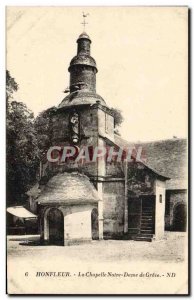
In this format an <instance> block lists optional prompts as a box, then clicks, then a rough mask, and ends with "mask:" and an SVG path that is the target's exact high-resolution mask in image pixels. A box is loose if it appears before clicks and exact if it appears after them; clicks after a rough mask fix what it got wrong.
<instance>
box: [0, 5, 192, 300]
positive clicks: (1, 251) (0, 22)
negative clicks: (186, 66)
mask: <svg viewBox="0 0 194 300" xmlns="http://www.w3.org/2000/svg"><path fill="white" fill-rule="evenodd" d="M193 3H194V2H192V1H191V0H185V1H183V0H182V1H181V0H176V1H172V0H171V1H169V0H163V1H157V0H155V1H130V0H98V1H92V2H90V1H78V0H77V1H75V0H71V1H70V0H56V1H51V0H34V1H25V0H23V1H21V0H20V1H14V0H7V1H5V0H1V2H0V47H1V51H0V53H1V55H0V69H1V73H0V113H1V115H0V133H1V134H0V137H1V139H0V145H1V147H0V179H1V181H0V187H1V189H0V191H1V194H0V195H1V199H0V200H1V202H0V234H1V241H0V266H1V268H0V278H1V280H0V297H1V299H6V298H7V296H6V295H5V256H6V252H5V167H6V165H5V100H4V99H5V88H4V87H5V70H6V63H5V62H6V59H5V55H6V54H5V53H6V51H5V49H6V48H5V47H6V46H5V39H6V35H5V10H6V6H189V7H190V8H191V10H192V9H193V6H194V4H193ZM190 30H191V33H192V32H193V28H192V24H191V29H190ZM192 37H193V35H192ZM192 37H191V42H192ZM191 49H192V45H191ZM191 54H192V53H191ZM192 66H193V63H192ZM192 66H191V68H192ZM191 80H192V81H191V85H192V84H193V78H191ZM190 96H191V95H190ZM190 101H191V102H192V99H190ZM193 111H194V108H193V105H192V115H193ZM191 135H192V136H191V138H192V139H193V135H194V134H192V130H191ZM192 152H193V151H192ZM192 167H193V164H192ZM192 183H193V180H192ZM192 198H193V197H192V195H191V199H192ZM192 207H194V205H193V206H192ZM192 213H193V210H192ZM192 215H194V214H192ZM191 219H192V218H191ZM192 278H193V276H192ZM192 283H193V280H192ZM192 283H191V286H193V284H192ZM18 298H22V299H25V298H27V297H18ZM37 298H40V297H37ZM50 298H51V297H50ZM52 298H55V297H54V296H53V297H52ZM65 298H70V297H65ZM71 298H72V297H71ZM102 298H105V297H101V299H102ZM130 298H131V297H130ZM137 298H139V297H135V299H137ZM165 298H169V299H170V297H165Z"/></svg>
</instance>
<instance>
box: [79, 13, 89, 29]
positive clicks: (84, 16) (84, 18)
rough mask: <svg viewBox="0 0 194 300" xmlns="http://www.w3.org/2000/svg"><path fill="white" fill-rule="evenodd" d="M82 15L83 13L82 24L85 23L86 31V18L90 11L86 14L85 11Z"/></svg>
mask: <svg viewBox="0 0 194 300" xmlns="http://www.w3.org/2000/svg"><path fill="white" fill-rule="evenodd" d="M82 15H83V22H82V23H81V24H83V27H84V31H85V27H86V24H88V23H87V22H86V18H87V16H89V13H87V14H86V13H84V12H83V13H82Z"/></svg>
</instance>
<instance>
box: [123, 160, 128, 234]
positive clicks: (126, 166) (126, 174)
mask: <svg viewBox="0 0 194 300" xmlns="http://www.w3.org/2000/svg"><path fill="white" fill-rule="evenodd" d="M124 175H125V204H124V233H127V232H128V161H127V159H126V160H125V161H124Z"/></svg>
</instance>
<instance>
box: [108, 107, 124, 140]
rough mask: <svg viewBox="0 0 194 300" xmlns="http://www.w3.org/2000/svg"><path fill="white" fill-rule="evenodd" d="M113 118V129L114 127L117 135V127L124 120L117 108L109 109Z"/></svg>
mask: <svg viewBox="0 0 194 300" xmlns="http://www.w3.org/2000/svg"><path fill="white" fill-rule="evenodd" d="M110 110H111V112H112V114H113V117H114V127H115V133H117V134H119V127H120V125H121V124H122V122H123V120H124V118H123V116H122V112H121V110H120V109H118V108H114V107H112V108H110Z"/></svg>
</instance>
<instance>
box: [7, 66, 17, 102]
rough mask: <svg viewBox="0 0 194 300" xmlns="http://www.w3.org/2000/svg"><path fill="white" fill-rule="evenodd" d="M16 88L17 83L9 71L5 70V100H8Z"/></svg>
mask: <svg viewBox="0 0 194 300" xmlns="http://www.w3.org/2000/svg"><path fill="white" fill-rule="evenodd" d="M17 90H18V84H17V82H16V81H15V79H14V78H13V77H11V75H10V72H9V71H8V70H7V71H6V100H7V101H8V100H10V99H11V98H12V96H13V93H14V92H16V91H17Z"/></svg>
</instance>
